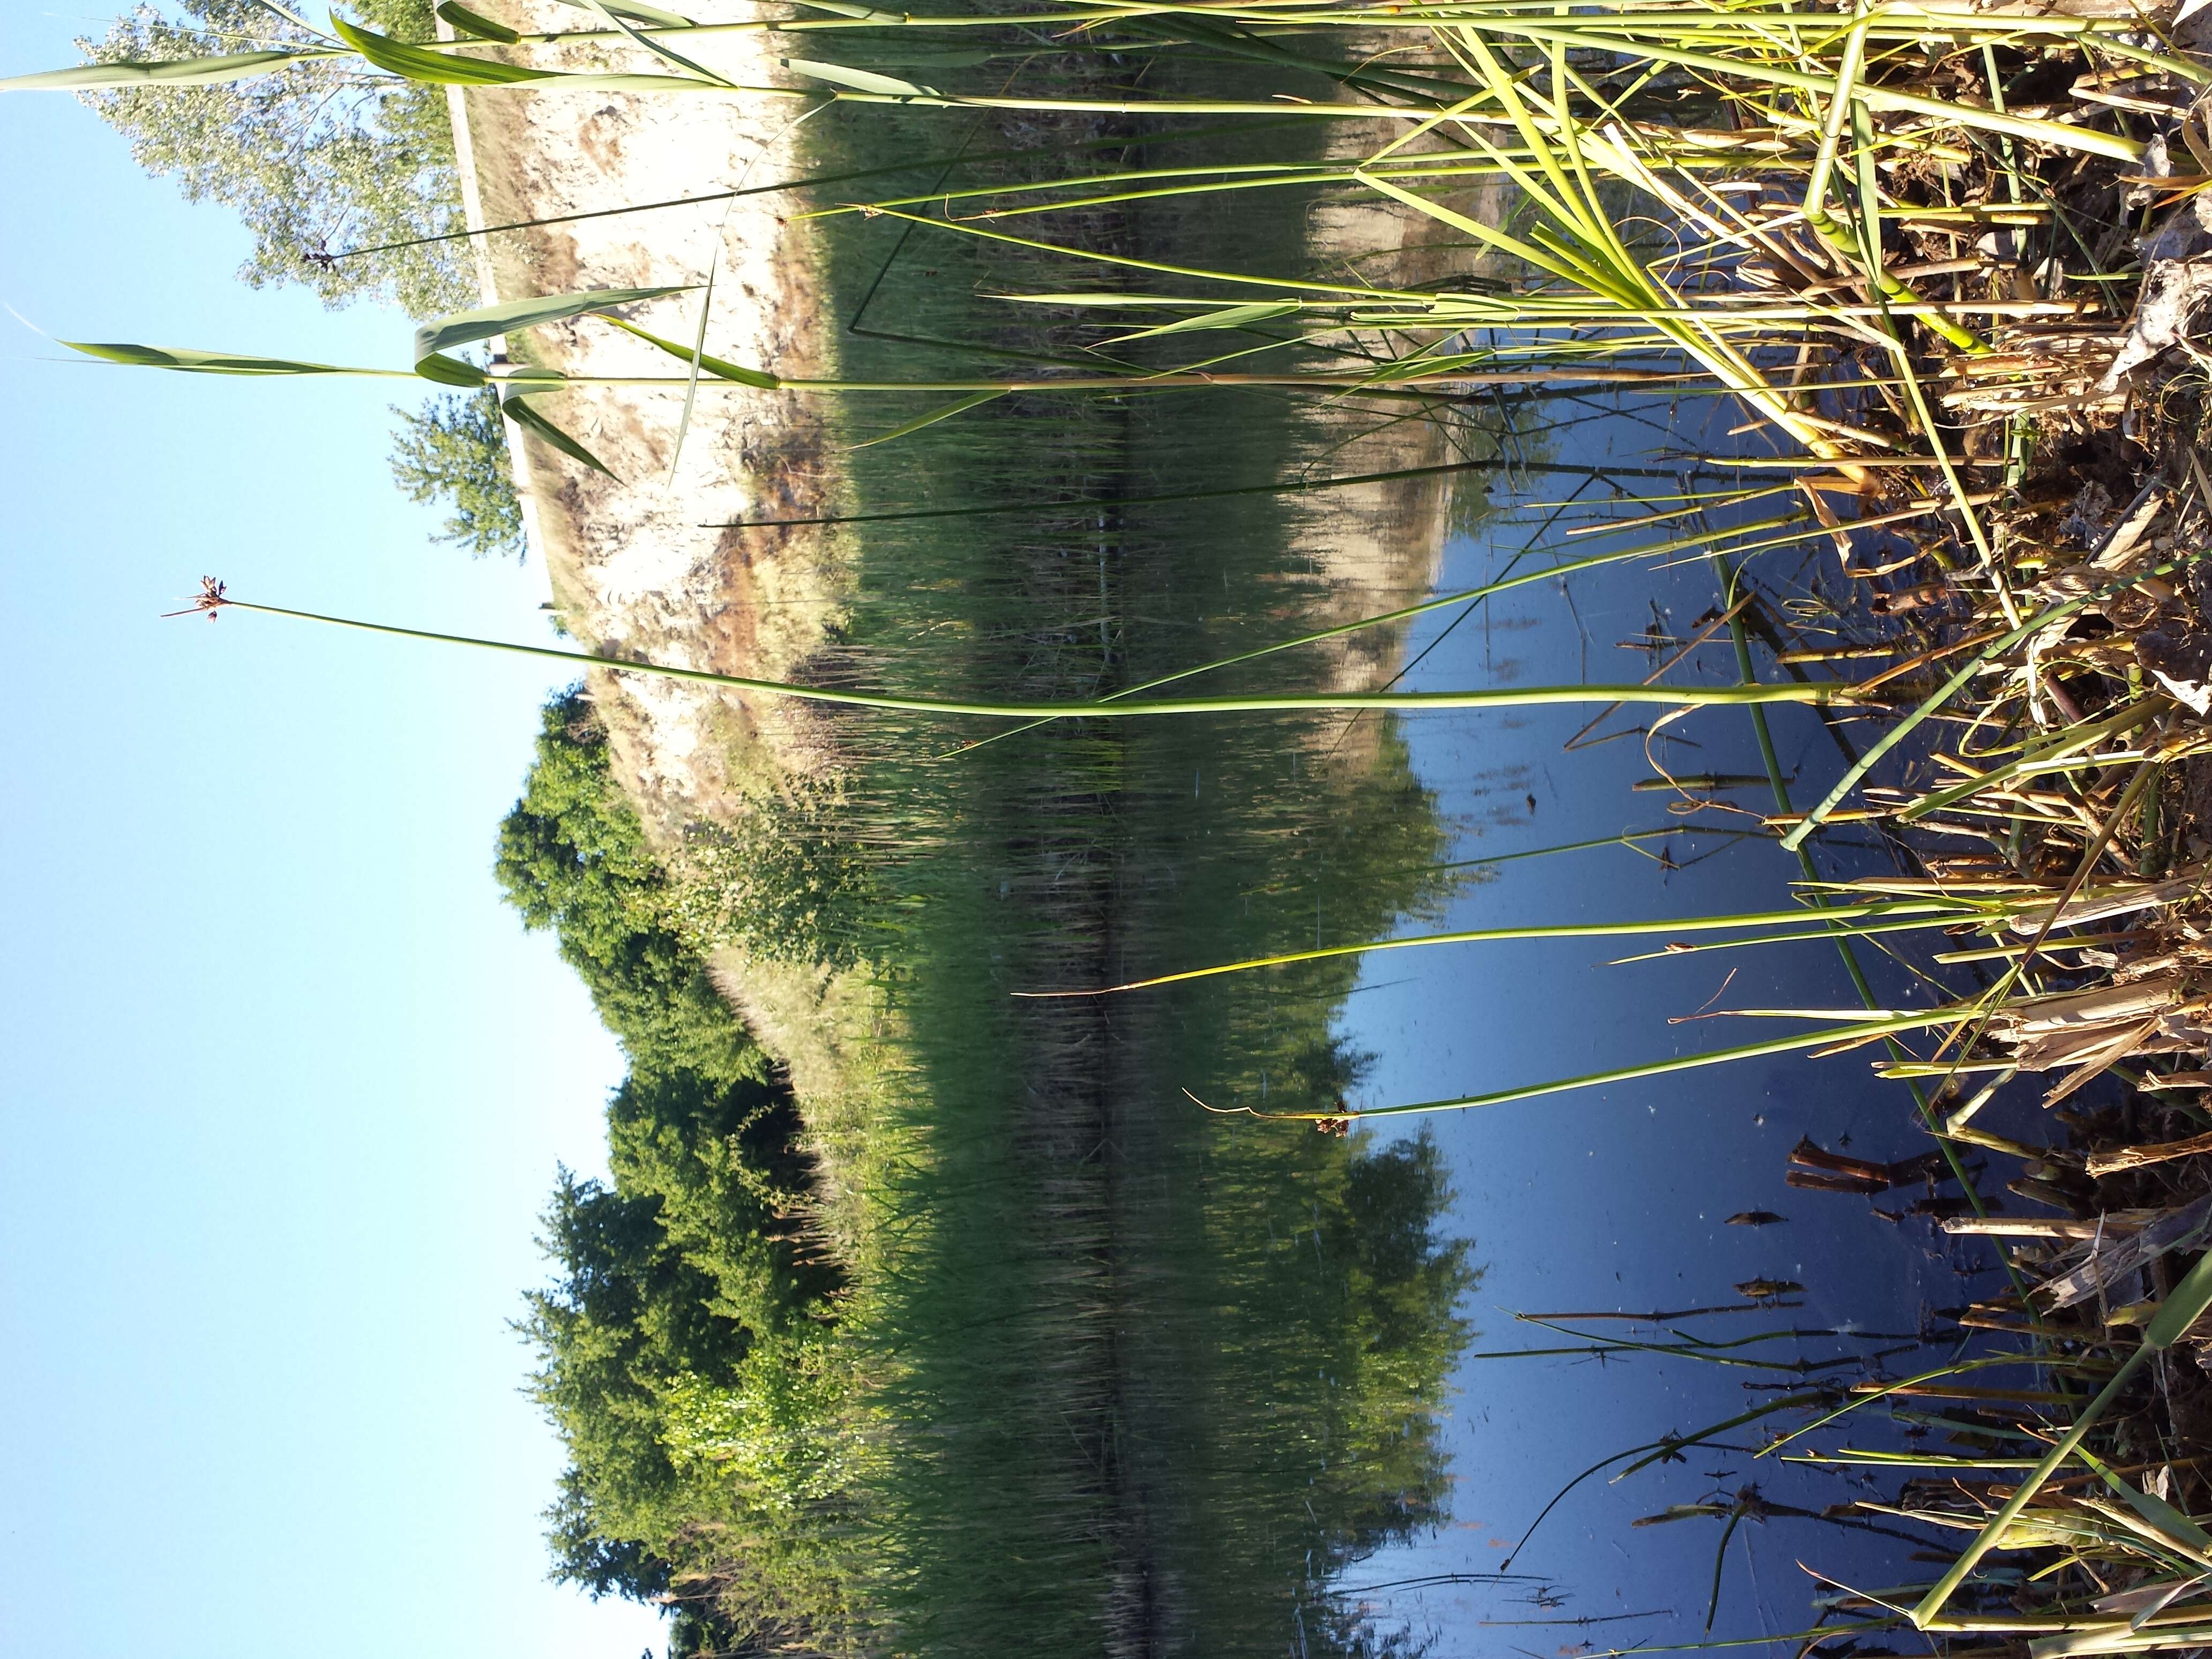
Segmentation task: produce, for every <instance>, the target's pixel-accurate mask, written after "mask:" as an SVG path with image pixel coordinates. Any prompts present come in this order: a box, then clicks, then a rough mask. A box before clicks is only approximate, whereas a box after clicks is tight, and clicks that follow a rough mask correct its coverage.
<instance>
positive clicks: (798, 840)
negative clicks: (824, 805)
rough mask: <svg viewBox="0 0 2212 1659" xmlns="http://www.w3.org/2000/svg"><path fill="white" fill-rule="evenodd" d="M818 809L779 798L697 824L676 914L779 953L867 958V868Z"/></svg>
mask: <svg viewBox="0 0 2212 1659" xmlns="http://www.w3.org/2000/svg"><path fill="white" fill-rule="evenodd" d="M811 817H812V815H802V813H801V812H799V811H798V810H796V809H794V808H793V807H791V806H789V805H787V804H786V803H784V802H782V801H781V800H770V801H766V802H756V803H755V807H754V810H753V811H749V812H747V813H745V814H744V817H741V818H739V819H738V820H737V821H736V822H735V823H714V824H696V825H694V826H692V827H691V829H690V831H689V833H687V834H686V836H685V837H684V848H683V852H682V854H681V856H680V858H679V859H678V876H677V896H676V900H675V914H676V915H677V917H678V919H679V921H681V923H682V925H683V927H684V929H685V930H686V931H687V932H688V933H690V935H691V936H692V937H693V938H695V939H702V940H707V941H710V942H714V943H723V942H730V943H736V944H741V945H744V946H745V947H746V948H747V949H749V950H750V951H753V952H754V953H755V954H756V955H757V956H760V957H766V958H769V959H770V960H773V961H779V962H806V963H823V964H826V965H828V966H830V967H834V968H848V967H850V966H852V965H853V964H854V963H855V962H857V961H859V960H860V946H859V940H858V934H857V929H856V926H855V919H856V918H857V917H858V916H859V915H860V914H861V912H862V910H863V909H864V908H865V903H866V896H867V895H868V893H869V890H870V886H869V883H868V880H867V876H866V866H864V865H863V864H862V863H861V861H860V859H859V858H857V857H856V856H855V855H854V852H853V850H852V848H850V847H849V846H848V844H846V843H845V842H842V841H841V840H840V839H838V838H837V837H836V836H835V835H833V834H831V833H829V831H828V830H827V829H823V828H822V827H820V823H819V820H818V819H814V821H810V818H811Z"/></svg>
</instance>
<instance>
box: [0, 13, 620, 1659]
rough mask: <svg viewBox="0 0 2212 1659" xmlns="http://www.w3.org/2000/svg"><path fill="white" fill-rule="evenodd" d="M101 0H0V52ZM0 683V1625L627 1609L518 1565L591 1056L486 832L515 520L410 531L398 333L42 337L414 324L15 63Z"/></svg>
mask: <svg viewBox="0 0 2212 1659" xmlns="http://www.w3.org/2000/svg"><path fill="white" fill-rule="evenodd" d="M101 21H103V20H102V18H101V17H100V15H98V14H97V11H96V9H95V8H94V7H92V6H89V5H80V6H70V5H66V4H64V5H63V6H61V7H57V8H49V7H47V6H45V5H42V4H40V0H15V3H13V4H10V5H8V6H6V7H0V74H14V73H19V72H23V71H27V70H36V69H46V68H53V67H58V66H60V65H62V64H68V63H71V62H74V61H76V54H75V52H74V51H73V50H72V48H71V46H70V40H71V38H72V37H73V36H75V35H76V34H79V33H97V32H99V28H100V23H101ZM0 154H4V155H7V156H8V158H9V166H8V167H7V168H6V169H5V170H4V173H0V226H4V231H3V232H0V301H4V302H5V304H6V305H7V306H8V307H10V308H12V310H13V311H14V312H15V313H19V315H20V317H21V319H24V320H23V321H18V320H17V319H15V318H11V317H9V316H7V315H5V314H4V313H0V479H4V486H5V491H6V497H7V500H8V502H9V511H8V513H7V514H6V517H5V520H4V523H3V524H0V557H4V560H5V570H6V592H8V593H9V595H10V596H11V599H10V608H11V611H12V614H11V616H10V617H9V622H10V627H9V655H10V657H11V659H12V661H11V667H12V670H13V672H12V674H11V676H10V678H11V683H12V684H13V686H14V690H13V692H12V693H11V694H10V695H11V697H12V700H13V702H15V708H16V713H15V716H14V717H13V718H11V719H9V720H8V721H7V722H6V724H5V726H4V727H0V765H4V770H5V774H6V776H7V778H8V796H9V799H10V800H11V801H12V803H13V804H12V805H10V806H9V808H8V809H7V810H6V811H3V812H0V866H4V868H5V869H7V870H8V871H9V872H13V873H12V876H11V877H10V878H9V897H8V900H7V923H6V929H5V941H6V948H5V950H4V952H0V1057H4V1058H0V1067H4V1069H0V1114H4V1121H3V1122H0V1468H4V1469H5V1470H6V1474H5V1476H4V1478H0V1526H4V1528H5V1547H4V1548H0V1630H4V1631H5V1632H6V1634H5V1636H4V1638H0V1648H4V1649H5V1650H6V1651H8V1652H10V1653H21V1654H27V1655H28V1654H37V1655H40V1656H70V1659H74V1656H85V1659H106V1656H110V1655H114V1656H121V1655H125V1654H129V1655H132V1656H137V1655H141V1654H143V1653H144V1652H145V1651H147V1650H148V1644H149V1639H150V1640H152V1641H153V1642H155V1644H158V1646H159V1648H160V1650H161V1652H162V1653H164V1654H165V1655H166V1656H169V1659H199V1656H210V1659H213V1656H217V1655H220V1656H222V1659H258V1656H261V1655H272V1656H273V1655H277V1654H283V1655H286V1656H293V1655H296V1654H297V1653H299V1652H300V1651H301V1650H302V1647H303V1645H307V1644H311V1645H312V1647H313V1650H314V1651H315V1652H316V1653H317V1654H318V1655H319V1659H353V1656H356V1655H358V1656H364V1659H365V1656H369V1655H375V1656H378V1659H388V1656H390V1655H392V1654H395V1653H403V1652H404V1653H406V1654H408V1655H409V1656H410V1659H438V1656H443V1655H447V1654H456V1655H458V1654H471V1655H483V1654H528V1655H530V1656H532V1659H568V1656H579V1659H581V1656H591V1659H629V1655H632V1654H635V1653H637V1652H639V1651H640V1650H641V1648H643V1647H644V1646H645V1645H646V1644H647V1642H648V1641H652V1642H653V1644H654V1645H655V1646H656V1647H657V1646H658V1645H659V1644H658V1641H657V1639H656V1638H657V1632H658V1628H659V1627H658V1625H657V1622H656V1621H654V1620H652V1619H651V1618H650V1617H648V1615H647V1613H646V1612H645V1611H644V1610H642V1609H640V1608H636V1607H629V1606H627V1605H624V1604H621V1603H612V1602H611V1603H604V1604H601V1605H599V1606H597V1607H594V1606H592V1604H590V1603H588V1602H586V1601H585V1600H584V1599H583V1598H582V1597H581V1596H580V1595H577V1594H575V1593H574V1592H572V1591H570V1590H568V1589H563V1588H562V1587H560V1586H557V1585H554V1584H550V1583H548V1582H546V1579H545V1567H546V1556H545V1551H544V1542H543V1538H542V1530H543V1529H542V1525H541V1522H540V1521H539V1518H538V1516H539V1511H541V1510H543V1509H544V1506H545V1504H547V1503H548V1502H549V1501H550V1498H551V1497H552V1492H553V1485H554V1480H555V1478H556V1474H557V1473H558V1470H559V1467H560V1457H559V1450H558V1446H557V1443H556V1441H555V1439H554V1437H553V1435H552V1433H551V1431H550V1429H549V1428H548V1427H547V1426H546V1425H544V1423H543V1421H542V1420H541V1419H539V1417H538V1413H537V1408H536V1407H534V1406H533V1405H532V1403H531V1401H529V1400H528V1398H527V1397H526V1395H524V1394H523V1393H522V1392H521V1389H523V1387H524V1386H525V1384H526V1378H527V1374H528V1371H529V1369H530V1354H529V1352H528V1350H527V1348H526V1346H524V1345H523V1344H522V1343H521V1342H520V1340H518V1339H517V1338H516V1336H515V1334H514V1333H513V1330H512V1329H511V1328H510V1322H511V1321H512V1320H513V1318H514V1317H515V1316H517V1315H518V1314H519V1313H520V1310H521V1306H522V1296H523V1292H524V1291H525V1290H526V1288H527V1287H530V1286H532V1285H538V1284H541V1283H543V1282H544V1279H545V1276H546V1268H545V1264H544V1260H543V1258H542V1257H541V1255H539V1253H538V1249H537V1248H536V1245H535V1243H534V1235H535V1232H536V1230H537V1228H536V1224H537V1219H538V1215H539V1213H540V1212H541V1211H542V1209H543V1207H544V1203H545V1200H546V1199H547V1197H548V1195H549V1194H550V1191H551V1188H552V1186H553V1182H554V1179H555V1173H556V1168H557V1166H558V1165H560V1164H563V1163H566V1164H568V1165H569V1166H570V1167H572V1168H574V1169H576V1170H580V1171H583V1172H586V1173H590V1172H593V1171H596V1170H600V1169H601V1168H602V1167H603V1165H604V1161H605V1134H604V1129H603V1121H602V1111H603V1108H604V1104H605V1099H606V1096H607V1093H608V1091H609V1090H610V1089H611V1087H612V1086H613V1085H614V1084H615V1083H616V1082H617V1080H618V1079H619V1078H620V1075H621V1071H622V1062H621V1057H620V1054H619V1053H618V1052H617V1049H616V1048H615V1046H614V1044H613V1042H612V1041H611V1039H610V1038H609V1037H608V1036H606V1034H605V1031H604V1030H602V1029H601V1027H600V1026H599V1023H598V1021H597V1019H596V1018H594V1017H593V1015H592V1010H591V1006H590V1005H589V1002H588V1000H586V996H585V994H584V992H583V990H582V988H581V987H580V985H579V984H578V982H577V981H576V980H575V978H574V975H572V974H571V973H570V972H569V971H568V969H566V968H565V967H563V966H562V963H561V962H560V961H559V959H558V957H556V954H555V951H554V946H553V942H552V940H551V939H550V938H549V937H547V936H544V935H531V934H528V933H525V932H524V931H523V929H522V927H521V925H520V922H519V921H518V920H517V919H516V918H515V916H514V915H513V913H512V912H511V911H509V910H508V909H507V908H505V906H504V905H503V904H502V903H501V900H500V898H499V895H498V890H497V888H496V886H495V883H494V881H493V878H492V873H491V858H492V847H493V839H494V835H495V829H496V826H497V823H498V821H499V818H500V817H501V814H502V813H503V812H504V811H506V810H507V807H508V806H509V805H512V803H513V799H514V798H515V795H516V793H518V790H519V788H520V783H521V780H522V775H523V773H524V771H525V769H526V766H527V764H528V762H529V758H530V746H531V739H532V736H533V734H534V732H535V731H536V728H537V722H538V708H539V706H540V704H541V703H542V702H544V699H545V697H546V696H548V694H549V693H550V692H551V691H552V690H556V689H557V688H558V687H559V686H560V685H561V684H563V683H564V681H565V679H566V678H567V677H566V676H563V675H562V674H560V673H558V672H557V671H553V667H552V665H547V664H544V663H537V664H529V663H522V662H518V661H516V660H513V659H502V658H496V657H492V656H489V655H487V654H485V653H466V652H457V651H452V650H448V649H446V648H443V647H430V646H423V645H409V644H406V643H404V642H400V641H386V640H378V639H373V638H369V637H367V636H362V635H352V634H347V633H341V632H339V631H337V630H333V629H315V628H312V627H310V626H308V625H307V624H301V623H287V622H283V621H281V620H278V619H275V618H270V617H251V616H246V615H244V614H241V613H238V612H233V613H231V614H229V615H228V616H226V617H223V618H222V620H221V621H220V622H218V623H215V624H213V625H210V623H207V622H205V621H203V620H199V619H197V618H185V619H179V620H173V621H163V620H161V619H160V613H161V612H162V611H169V610H174V609H175V608H177V604H178V602H179V601H180V600H181V599H185V597H186V596H188V595H189V594H190V593H191V592H192V591H193V590H194V589H195V588H196V587H197V583H198V579H199V578H200V577H201V576H202V575H203V574H212V575H216V576H218V577H220V578H222V580H225V581H227V582H228V584H229V586H230V591H231V592H232V593H233V594H234V595H236V596H238V597H240V598H248V599H263V600H267V601H270V602H272V603H276V604H284V605H297V606H301V607H303V608H307V609H313V610H325V611H337V612H340V613H345V614H350V615H357V616H365V617H380V618H386V619H390V620H395V621H401V622H406V623H416V624H421V625H427V626H430V627H434V628H441V629H452V630H453V631H457V632H461V633H477V634H488V635H499V636H502V637H507V638H513V639H522V640H541V639H544V638H546V637H547V635H548V630H547V629H546V627H545V624H544V619H543V617H542V615H541V613H540V612H539V611H538V605H539V604H540V602H541V601H542V600H543V599H544V598H545V597H546V595H545V592H544V574H543V573H542V572H541V571H539V570H538V569H536V568H518V567H515V566H513V565H502V564H498V563H487V562H471V560H469V559H468V558H467V557H466V556H465V555H464V554H462V553H461V552H460V551H459V550H457V549H454V548H452V547H449V546H443V545H439V544H435V543H434V541H433V540H432V538H433V536H434V535H435V532H436V530H437V528H438V520H439V515H438V514H437V513H435V510H434V509H432V508H429V507H416V506H413V505H411V504H410V503H409V502H407V501H405V500H404V497H402V496H401V495H399V493H398V490H397V489H395V488H394V487H393V485H392V482H391V478H390V475H389V472H388V471H387V469H386V461H385V456H386V452H387V449H388V447H389V433H390V431H391V428H392V425H393V424H394V420H393V417H392V416H391V414H390V413H389V412H388V410H387V405H388V404H390V403H391V402H392V399H393V395H394V394H393V392H392V389H391V387H390V386H389V385H380V384H377V383H373V382H368V383H362V382H328V383H321V384H317V383H312V382H301V383H296V384H283V383H258V382H249V381H240V380H217V379H213V378H208V377H199V376H185V375H165V374H158V373H154V372H149V371H137V370H130V369H123V368H106V367H100V366H94V365H90V364H86V363H82V362H69V361H67V359H68V357H69V356H70V354H69V353H68V352H66V351H65V350H64V349H61V348H59V347H58V346H56V345H54V344H52V343H51V342H50V341H48V340H46V339H43V338H41V337H40V334H39V333H37V332H34V331H33V327H32V326H26V325H25V324H26V323H27V324H28V325H34V326H35V328H36V329H37V330H43V331H46V332H48V333H50V334H52V335H54V336H58V337H74V338H80V339H94V340H137V341H144V342H149V343H161V344H190V345H200V346H208V347H222V348H228V349H240V350H245V351H252V352H259V353H265V354H270V355H275V356H300V357H312V358H319V359H322V360H325V361H336V362H363V363H384V364H391V365H401V364H404V362H405V356H406V349H407V343H408V337H409V326H408V324H407V321H406V319H404V318H403V317H401V316H399V315H398V314H396V313H390V312H380V311H378V310H375V309H373V308H366V307H357V308H355V309H353V310H349V311H345V312H339V313H328V312H325V311H324V310H322V309H321V307H319V305H318V304H317V303H316V301H314V300H313V298H312V297H311V296H308V295H305V294H302V293H300V292H297V291H283V290H264V291H259V292H257V291H255V290H252V289H248V288H246V286H245V285H244V284H242V283H240V282H239V281H238V280H237V277H236V272H237V270H238V267H239V265H240V263H241V262H242V261H243V259H244V258H245V257H246V252H247V251H248V245H247V239H246V235H245V234H244V232H243V231H242V230H241V229H240V227H239V226H238V224H237V223H236V222H235V220H234V218H233V217H232V216H231V215H230V214H229V213H228V210H223V209H221V208H216V207H209V206H200V207H194V206H191V205H188V204H185V203H184V202H183V201H182V200H181V199H180V198H179V197H178V195H177V194H176V192H175V190H174V188H173V186H172V185H169V184H167V183H166V182H164V181H161V180H149V179H146V178H145V177H144V176H143V175H142V174H141V173H139V172H138V171H137V168H136V167H134V166H133V165H132V163H131V159H130V156H129V155H128V153H127V151H126V149H125V147H124V146H123V145H122V144H121V143H119V142H118V140H117V139H115V138H114V137H112V135H110V134H109V133H108V132H107V131H106V129H105V128H104V127H103V126H102V125H100V122H99V121H98V120H97V119H96V118H94V116H93V114H92V113H91V112H89V111H88V110H86V109H84V108H82V106H79V105H78V104H77V103H76V101H75V100H71V99H68V98H65V97H59V96H54V95H51V94H45V95H23V94H18V95H11V96H5V97H0Z"/></svg>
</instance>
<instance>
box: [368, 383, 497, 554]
mask: <svg viewBox="0 0 2212 1659" xmlns="http://www.w3.org/2000/svg"><path fill="white" fill-rule="evenodd" d="M392 413H393V414H394V415H397V416H398V417H399V418H400V421H401V422H403V429H402V430H400V431H398V432H397V433H395V434H393V435H392V480H393V482H395V483H398V486H399V487H400V488H401V489H404V490H405V491H406V492H407V498H408V499H409V500H410V501H444V502H445V503H446V504H447V506H448V507H451V508H452V512H451V513H450V515H449V516H448V517H447V520H446V533H445V534H444V535H442V536H441V537H439V538H437V539H438V540H440V541H441V542H453V543H456V544H459V545H460V546H462V547H465V548H466V549H468V550H469V553H470V556H471V557H474V558H479V559H481V558H483V557H485V556H488V555H490V554H495V553H498V554H512V555H513V556H514V557H516V558H518V559H519V558H520V557H521V556H523V553H524V551H525V548H524V543H523V538H522V504H521V502H520V501H518V500H516V498H515V494H514V477H513V473H512V472H511V471H508V466H509V462H508V459H507V433H506V431H505V428H506V424H507V422H506V420H505V418H504V417H503V416H501V414H500V412H499V394H498V393H497V392H494V391H492V390H491V389H490V388H489V387H486V388H485V389H483V391H480V392H469V393H467V394H465V395H463V394H459V393H455V394H453V395H450V396H447V397H441V398H432V399H431V400H430V402H429V403H428V404H426V405H425V406H424V408H423V410H422V413H421V414H419V415H411V414H410V413H408V411H407V410H404V409H401V408H399V407H398V405H397V404H394V405H393V406H392Z"/></svg>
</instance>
